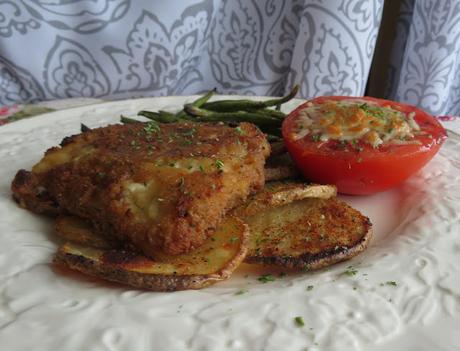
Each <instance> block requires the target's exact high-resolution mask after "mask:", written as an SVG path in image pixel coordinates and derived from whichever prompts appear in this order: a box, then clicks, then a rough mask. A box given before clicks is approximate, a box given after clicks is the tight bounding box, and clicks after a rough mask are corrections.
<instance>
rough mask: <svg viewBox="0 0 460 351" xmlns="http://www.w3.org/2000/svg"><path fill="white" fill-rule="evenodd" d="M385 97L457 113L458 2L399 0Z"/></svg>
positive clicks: (433, 110)
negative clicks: (399, 6)
mask: <svg viewBox="0 0 460 351" xmlns="http://www.w3.org/2000/svg"><path fill="white" fill-rule="evenodd" d="M396 31H397V35H396V38H395V41H394V46H393V52H392V57H391V63H390V67H389V70H388V72H389V80H388V85H387V88H388V89H387V93H386V97H387V98H390V99H393V100H398V101H403V102H407V103H410V104H412V105H417V106H419V107H421V108H423V109H425V110H427V111H430V112H431V113H432V114H434V115H442V114H450V115H460V1H458V0H443V1H435V0H404V1H403V2H402V4H401V9H400V15H399V18H398V22H397V28H396Z"/></svg>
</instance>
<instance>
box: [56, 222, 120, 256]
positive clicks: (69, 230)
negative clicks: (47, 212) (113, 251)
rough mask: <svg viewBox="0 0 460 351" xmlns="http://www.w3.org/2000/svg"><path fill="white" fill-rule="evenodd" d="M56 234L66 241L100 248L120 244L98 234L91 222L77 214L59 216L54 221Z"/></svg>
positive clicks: (113, 246)
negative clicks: (76, 215)
mask: <svg viewBox="0 0 460 351" xmlns="http://www.w3.org/2000/svg"><path fill="white" fill-rule="evenodd" d="M54 231H55V232H56V234H57V235H58V236H59V237H61V238H62V239H64V240H66V241H70V242H72V243H76V244H80V245H82V246H90V247H93V248H99V249H109V248H115V247H118V246H120V245H118V244H117V243H116V242H114V241H109V240H107V239H106V238H104V237H103V236H101V235H96V234H95V233H94V231H93V228H92V226H91V224H89V223H87V222H85V221H83V220H82V219H80V218H78V217H75V216H59V217H57V218H56V221H55V223H54Z"/></svg>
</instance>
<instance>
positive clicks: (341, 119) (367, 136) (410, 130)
mask: <svg viewBox="0 0 460 351" xmlns="http://www.w3.org/2000/svg"><path fill="white" fill-rule="evenodd" d="M414 115H415V114H414V113H413V112H411V113H409V114H407V115H406V114H405V113H403V112H401V111H399V110H396V109H395V108H393V107H391V106H390V105H387V106H379V105H378V104H376V103H374V102H373V101H368V100H363V99H348V100H341V101H336V100H329V101H326V102H325V103H323V104H317V105H315V104H313V103H310V104H307V106H306V107H305V108H304V109H303V110H301V111H300V113H299V119H298V121H297V125H296V127H297V128H296V131H295V133H294V135H293V136H294V139H301V138H303V137H305V136H307V135H310V136H311V137H312V138H313V140H318V141H328V140H339V141H358V140H359V141H363V142H366V143H368V144H370V145H372V146H373V147H375V148H377V147H379V146H380V145H382V144H384V143H390V144H391V143H395V144H402V143H406V144H407V143H413V142H414V140H411V139H413V138H414V135H415V134H417V133H418V132H419V131H420V127H419V125H418V124H417V122H415V120H414ZM415 142H416V141H415Z"/></svg>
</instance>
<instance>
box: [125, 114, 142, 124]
mask: <svg viewBox="0 0 460 351" xmlns="http://www.w3.org/2000/svg"><path fill="white" fill-rule="evenodd" d="M120 120H121V122H122V123H123V124H132V123H139V122H140V121H138V120H136V119H132V118H129V117H125V116H123V115H121V116H120Z"/></svg>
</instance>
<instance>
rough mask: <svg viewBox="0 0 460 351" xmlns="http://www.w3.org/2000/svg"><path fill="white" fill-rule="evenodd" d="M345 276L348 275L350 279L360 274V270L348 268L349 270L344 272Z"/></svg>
mask: <svg viewBox="0 0 460 351" xmlns="http://www.w3.org/2000/svg"><path fill="white" fill-rule="evenodd" d="M343 273H344V274H345V275H348V276H349V277H353V276H355V275H356V274H358V270H357V269H356V268H354V267H353V266H348V267H347V270H346V271H345V272H343Z"/></svg>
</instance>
